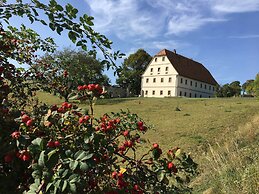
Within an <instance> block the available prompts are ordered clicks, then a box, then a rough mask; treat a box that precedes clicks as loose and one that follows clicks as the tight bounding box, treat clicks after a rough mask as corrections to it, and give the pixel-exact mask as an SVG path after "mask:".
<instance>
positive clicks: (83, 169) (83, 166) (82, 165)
mask: <svg viewBox="0 0 259 194" xmlns="http://www.w3.org/2000/svg"><path fill="white" fill-rule="evenodd" d="M79 165H80V170H82V171H87V170H88V169H89V166H88V165H87V163H85V162H80V163H79Z"/></svg>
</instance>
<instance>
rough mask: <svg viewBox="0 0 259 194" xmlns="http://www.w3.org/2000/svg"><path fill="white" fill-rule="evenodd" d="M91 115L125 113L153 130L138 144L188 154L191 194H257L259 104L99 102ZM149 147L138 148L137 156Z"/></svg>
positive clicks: (48, 99) (47, 98)
mask: <svg viewBox="0 0 259 194" xmlns="http://www.w3.org/2000/svg"><path fill="white" fill-rule="evenodd" d="M38 98H39V100H40V101H42V102H45V103H48V104H59V103H61V102H62V100H60V99H59V98H58V97H56V96H51V95H49V94H46V93H43V92H40V93H38ZM79 106H80V107H82V108H86V109H87V108H88V105H86V104H79ZM94 109H95V116H96V117H99V116H101V115H103V114H104V113H109V112H119V111H120V109H123V110H127V109H129V110H130V112H132V113H137V114H138V115H139V116H140V117H141V118H143V119H144V120H145V122H146V123H147V124H148V125H152V126H153V129H152V130H149V131H148V132H147V133H146V134H145V135H144V137H143V138H145V139H147V140H149V141H150V143H158V144H159V145H160V146H161V147H162V148H163V150H168V149H170V148H172V147H175V146H178V147H181V148H183V149H184V151H186V152H189V153H190V154H191V155H192V157H193V158H194V160H195V161H197V163H198V164H199V166H200V175H199V176H198V177H197V178H196V179H195V180H194V182H193V183H192V186H193V187H194V193H202V192H204V191H205V192H204V193H256V192H257V191H258V192H259V189H258V188H259V162H258V161H259V154H257V153H259V145H258V143H257V142H259V135H258V134H259V100H257V99H252V98H223V99H219V98H212V99H189V98H161V99H160V98H125V99H100V100H98V101H97V103H96V105H95V107H94ZM149 146H150V144H143V146H141V147H140V152H142V153H144V150H146V149H148V148H149ZM248 180H249V181H248ZM253 181H254V182H253Z"/></svg>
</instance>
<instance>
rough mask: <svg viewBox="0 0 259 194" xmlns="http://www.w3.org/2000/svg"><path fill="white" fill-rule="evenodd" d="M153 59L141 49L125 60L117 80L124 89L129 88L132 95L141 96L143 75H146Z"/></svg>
mask: <svg viewBox="0 0 259 194" xmlns="http://www.w3.org/2000/svg"><path fill="white" fill-rule="evenodd" d="M151 59H152V57H151V56H150V55H149V54H148V53H147V52H146V51H145V50H144V49H139V50H137V52H135V53H133V54H131V55H130V56H129V57H128V58H126V59H125V60H124V62H123V63H122V66H121V68H120V69H119V70H118V72H119V74H118V76H119V78H118V79H117V80H116V82H117V84H119V85H120V86H121V87H123V88H127V90H128V91H129V93H130V95H139V94H140V90H141V75H142V74H143V73H144V71H145V69H146V67H147V65H148V64H149V62H150V61H151Z"/></svg>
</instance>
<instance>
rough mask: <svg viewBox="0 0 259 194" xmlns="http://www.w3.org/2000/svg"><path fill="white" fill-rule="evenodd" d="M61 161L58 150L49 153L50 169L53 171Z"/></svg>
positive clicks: (48, 163) (47, 164) (47, 163)
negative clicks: (59, 160)
mask: <svg viewBox="0 0 259 194" xmlns="http://www.w3.org/2000/svg"><path fill="white" fill-rule="evenodd" d="M58 159H59V154H58V152H57V150H56V149H55V150H52V151H51V152H49V153H48V161H47V162H46V166H47V167H48V168H49V169H52V168H53V167H54V166H55V165H56V164H57V163H58Z"/></svg>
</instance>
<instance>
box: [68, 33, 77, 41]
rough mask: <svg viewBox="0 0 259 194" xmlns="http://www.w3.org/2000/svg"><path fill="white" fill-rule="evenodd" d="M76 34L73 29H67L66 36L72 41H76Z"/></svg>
mask: <svg viewBox="0 0 259 194" xmlns="http://www.w3.org/2000/svg"><path fill="white" fill-rule="evenodd" d="M76 36H77V34H76V33H75V32H73V31H69V32H68V37H69V39H70V40H71V41H72V42H73V43H76V39H77V37H76Z"/></svg>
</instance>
